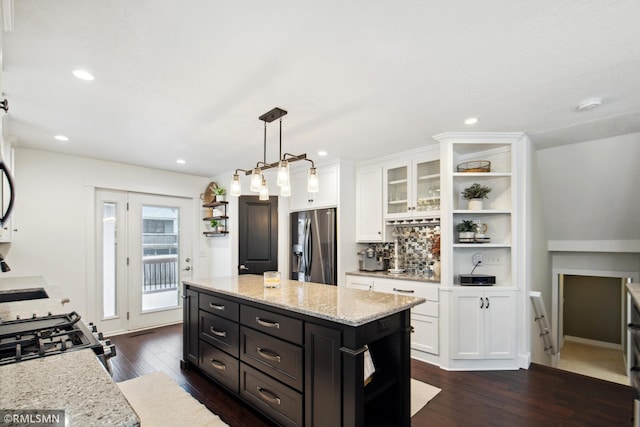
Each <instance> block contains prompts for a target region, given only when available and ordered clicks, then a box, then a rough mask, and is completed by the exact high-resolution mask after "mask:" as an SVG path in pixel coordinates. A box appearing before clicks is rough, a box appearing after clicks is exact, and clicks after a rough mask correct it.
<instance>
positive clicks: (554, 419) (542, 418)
mask: <svg viewBox="0 0 640 427" xmlns="http://www.w3.org/2000/svg"><path fill="white" fill-rule="evenodd" d="M111 341H112V342H113V343H114V344H115V345H116V349H117V356H116V357H114V358H113V359H111V362H112V368H113V378H114V380H115V381H124V380H127V379H131V378H135V377H138V376H140V375H144V374H148V373H152V372H155V371H164V372H165V373H166V374H167V375H169V376H170V377H172V378H173V379H174V380H175V381H176V382H177V383H178V384H180V385H181V386H182V388H184V389H185V390H186V391H188V392H189V393H190V394H191V395H192V396H193V397H195V398H196V399H198V400H199V401H200V402H202V403H204V404H205V405H206V406H207V407H208V408H209V409H210V410H211V411H212V412H214V413H216V414H218V415H219V416H220V418H222V419H223V420H224V421H225V422H226V423H228V424H229V425H230V426H231V427H236V426H251V427H261V426H272V425H273V424H271V423H270V422H269V421H268V420H267V419H265V418H264V417H262V416H261V415H260V414H258V413H257V412H255V411H253V410H252V409H250V408H249V407H248V406H246V405H245V404H243V403H242V402H241V401H240V400H238V399H237V398H235V397H233V396H232V395H231V394H229V393H227V392H226V391H225V390H224V389H222V388H221V387H218V386H216V385H215V384H214V383H213V382H212V381H209V380H208V379H206V378H205V377H204V376H203V375H202V374H200V373H198V372H197V371H195V370H190V371H183V370H181V369H180V359H181V357H182V325H173V326H165V327H162V328H157V329H152V330H149V331H144V332H138V333H132V334H127V335H119V336H114V337H111ZM411 374H412V375H411V376H412V377H413V378H416V379H418V380H420V381H424V382H426V383H429V384H431V385H434V386H436V387H439V388H441V389H442V392H440V394H438V395H437V396H436V397H435V398H434V399H433V400H432V401H431V402H429V404H428V405H427V406H425V407H424V408H423V409H422V410H421V411H420V412H418V413H417V414H416V415H415V416H414V417H413V418H412V422H411V424H412V425H413V426H438V427H439V426H607V427H609V426H631V415H632V396H631V388H630V387H628V386H624V385H620V384H615V383H611V382H607V381H602V380H598V379H593V378H589V377H585V376H582V375H578V374H573V373H570V372H565V371H560V370H558V369H553V368H549V367H546V366H541V365H535V364H533V365H531V367H530V369H528V370H523V369H521V370H519V371H478V372H448V371H445V370H442V369H440V368H438V367H435V366H432V365H429V364H427V363H422V362H418V361H416V360H412V361H411ZM152 427H153V426H152Z"/></svg>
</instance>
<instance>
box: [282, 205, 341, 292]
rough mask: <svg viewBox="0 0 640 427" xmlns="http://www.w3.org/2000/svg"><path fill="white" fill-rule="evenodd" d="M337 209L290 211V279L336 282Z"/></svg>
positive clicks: (330, 283) (332, 283)
mask: <svg viewBox="0 0 640 427" xmlns="http://www.w3.org/2000/svg"><path fill="white" fill-rule="evenodd" d="M336 261H337V260H336V209H335V208H331V209H316V210H310V211H302V212H293V213H292V214H291V279H292V280H299V281H301V282H316V283H326V284H328V285H335V284H336Z"/></svg>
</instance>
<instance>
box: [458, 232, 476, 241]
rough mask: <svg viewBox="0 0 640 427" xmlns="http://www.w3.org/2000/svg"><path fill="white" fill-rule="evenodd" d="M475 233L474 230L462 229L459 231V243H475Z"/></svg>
mask: <svg viewBox="0 0 640 427" xmlns="http://www.w3.org/2000/svg"><path fill="white" fill-rule="evenodd" d="M474 237H475V233H474V232H473V231H460V232H458V242H459V243H473V238H474Z"/></svg>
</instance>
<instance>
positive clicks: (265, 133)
mask: <svg viewBox="0 0 640 427" xmlns="http://www.w3.org/2000/svg"><path fill="white" fill-rule="evenodd" d="M262 148H263V154H262V162H263V163H267V122H264V143H263V144H262Z"/></svg>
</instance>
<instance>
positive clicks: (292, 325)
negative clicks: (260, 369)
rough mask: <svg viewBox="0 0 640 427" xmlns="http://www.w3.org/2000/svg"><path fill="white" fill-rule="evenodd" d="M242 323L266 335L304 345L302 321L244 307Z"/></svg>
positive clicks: (241, 310)
mask: <svg viewBox="0 0 640 427" xmlns="http://www.w3.org/2000/svg"><path fill="white" fill-rule="evenodd" d="M240 323H242V324H243V325H245V326H249V327H251V328H253V329H256V330H258V331H260V332H264V333H265V334H269V335H272V336H274V337H277V338H281V339H283V340H287V341H290V342H292V343H295V344H302V321H301V320H298V319H292V318H290V317H287V316H283V315H280V314H275V313H271V312H270V311H267V310H261V309H258V308H254V307H249V306H246V305H243V306H242V307H241V309H240Z"/></svg>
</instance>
